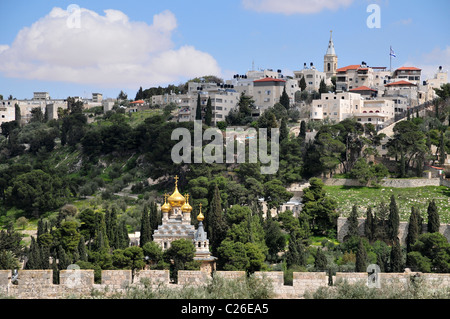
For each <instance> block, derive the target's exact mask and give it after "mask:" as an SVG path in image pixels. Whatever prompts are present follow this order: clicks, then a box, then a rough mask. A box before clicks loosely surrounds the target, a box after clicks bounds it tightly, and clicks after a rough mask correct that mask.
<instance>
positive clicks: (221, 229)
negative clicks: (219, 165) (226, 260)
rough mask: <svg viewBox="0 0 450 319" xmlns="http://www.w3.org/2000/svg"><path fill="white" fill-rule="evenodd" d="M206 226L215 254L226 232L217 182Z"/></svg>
mask: <svg viewBox="0 0 450 319" xmlns="http://www.w3.org/2000/svg"><path fill="white" fill-rule="evenodd" d="M207 227H208V236H209V242H210V244H211V250H212V252H213V254H216V252H217V248H218V247H219V245H220V243H221V242H222V241H223V240H224V239H225V236H226V234H227V224H226V222H225V219H224V218H223V210H222V201H221V198H220V193H219V187H218V186H217V184H216V185H215V187H214V194H213V198H212V201H211V206H210V210H209V216H208V224H207Z"/></svg>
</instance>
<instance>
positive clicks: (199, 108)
mask: <svg viewBox="0 0 450 319" xmlns="http://www.w3.org/2000/svg"><path fill="white" fill-rule="evenodd" d="M195 119H196V120H200V121H201V120H202V105H201V99H200V93H199V94H197V108H196V109H195Z"/></svg>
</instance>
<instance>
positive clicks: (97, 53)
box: [0, 8, 221, 88]
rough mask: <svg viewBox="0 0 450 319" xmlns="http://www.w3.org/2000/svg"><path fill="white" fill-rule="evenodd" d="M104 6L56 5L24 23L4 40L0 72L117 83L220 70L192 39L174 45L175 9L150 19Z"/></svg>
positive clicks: (171, 80)
mask: <svg viewBox="0 0 450 319" xmlns="http://www.w3.org/2000/svg"><path fill="white" fill-rule="evenodd" d="M69 11H70V12H69ZM104 12H105V15H99V14H97V13H95V12H93V11H90V10H87V9H83V8H81V9H78V10H76V11H71V10H64V9H61V8H53V9H52V11H51V12H50V13H49V14H48V15H46V16H45V17H43V18H41V19H39V20H38V21H36V22H35V23H34V24H33V25H31V26H30V27H25V28H23V29H22V30H21V31H20V32H19V33H18V34H17V37H16V39H15V40H14V42H13V43H12V44H11V45H10V46H8V45H0V60H1V61H2V63H1V64H0V72H2V73H3V74H4V75H5V76H7V77H15V78H24V79H38V80H46V81H63V82H71V83H80V84H94V85H99V86H103V87H113V88H116V87H124V88H136V87H138V86H141V85H142V86H146V85H148V86H150V85H158V84H165V83H177V81H180V80H181V79H185V78H191V77H196V76H201V75H205V74H214V75H218V76H220V72H221V70H220V67H219V66H218V64H217V62H216V60H215V59H214V58H213V57H212V56H211V55H210V54H208V53H205V52H202V51H199V50H196V49H195V48H194V47H192V46H189V45H186V46H182V47H180V48H175V45H174V44H173V42H172V40H171V36H172V32H173V31H174V30H175V29H176V28H177V20H176V17H175V16H174V14H173V13H172V12H170V11H168V10H166V11H164V12H161V13H159V14H156V15H155V16H154V17H153V24H151V25H149V24H147V23H145V22H134V21H130V20H129V18H128V16H127V15H126V14H124V13H123V12H121V11H118V10H105V11H104Z"/></svg>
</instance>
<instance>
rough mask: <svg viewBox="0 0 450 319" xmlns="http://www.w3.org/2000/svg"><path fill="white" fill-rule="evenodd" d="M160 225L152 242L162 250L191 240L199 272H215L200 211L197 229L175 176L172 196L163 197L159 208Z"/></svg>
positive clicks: (213, 260)
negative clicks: (179, 241) (160, 213)
mask: <svg viewBox="0 0 450 319" xmlns="http://www.w3.org/2000/svg"><path fill="white" fill-rule="evenodd" d="M161 212H162V224H161V225H159V226H158V229H157V230H155V232H154V234H153V241H154V242H155V243H158V244H159V245H160V246H161V248H162V249H163V250H166V249H169V248H170V246H171V243H172V242H173V241H174V240H178V239H186V240H192V242H193V244H194V246H195V250H196V252H195V256H194V260H197V261H199V262H200V264H201V265H200V270H202V271H205V272H211V271H213V270H215V264H216V259H217V258H216V257H214V256H211V253H210V252H209V240H208V237H207V233H206V232H205V231H204V229H203V220H204V218H205V217H204V216H203V214H202V211H201V206H200V211H199V214H198V216H197V220H198V221H199V225H198V229H197V230H195V227H194V225H192V224H191V212H192V206H191V205H189V194H186V197H185V196H183V195H181V193H180V192H179V191H178V176H175V190H174V192H173V193H172V195H170V196H169V195H168V194H165V195H164V205H162V206H161Z"/></svg>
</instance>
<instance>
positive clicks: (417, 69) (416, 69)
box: [397, 66, 422, 71]
mask: <svg viewBox="0 0 450 319" xmlns="http://www.w3.org/2000/svg"><path fill="white" fill-rule="evenodd" d="M397 70H410V71H422V69H419V68H416V67H414V66H402V67H401V68H398V69H397Z"/></svg>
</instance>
